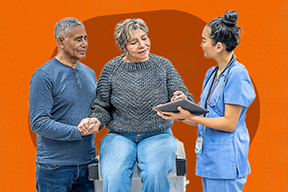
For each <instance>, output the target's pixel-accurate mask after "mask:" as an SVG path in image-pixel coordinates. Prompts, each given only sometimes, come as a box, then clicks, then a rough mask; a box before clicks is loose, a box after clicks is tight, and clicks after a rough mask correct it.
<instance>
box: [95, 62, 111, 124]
mask: <svg viewBox="0 0 288 192" xmlns="http://www.w3.org/2000/svg"><path fill="white" fill-rule="evenodd" d="M112 63H113V62H111V61H110V62H108V63H107V64H106V65H105V66H104V68H103V70H102V72H101V74H100V77H99V80H98V85H97V91H96V95H97V96H96V99H95V100H94V101H93V102H92V104H91V108H92V111H91V113H90V115H89V117H96V118H97V119H98V120H99V121H100V122H101V125H100V130H101V129H102V128H103V126H105V125H107V123H108V122H109V121H110V120H111V116H110V110H111V101H110V96H111V74H112V68H113V67H112Z"/></svg>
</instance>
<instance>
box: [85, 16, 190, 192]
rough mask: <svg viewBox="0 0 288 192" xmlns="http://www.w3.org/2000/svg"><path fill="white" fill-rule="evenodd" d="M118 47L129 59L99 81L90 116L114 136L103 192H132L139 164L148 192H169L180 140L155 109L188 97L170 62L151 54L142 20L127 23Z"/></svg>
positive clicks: (107, 149)
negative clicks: (180, 95)
mask: <svg viewBox="0 0 288 192" xmlns="http://www.w3.org/2000/svg"><path fill="white" fill-rule="evenodd" d="M114 35H115V40H116V45H117V47H118V48H119V49H120V51H122V52H124V53H125V54H123V55H120V56H118V57H116V58H114V59H112V60H111V61H109V62H108V63H107V64H106V65H105V66H104V68H103V70H102V72H101V75H100V77H99V82H98V87H97V97H96V99H95V101H94V102H93V103H92V105H91V106H92V109H93V110H92V112H91V114H90V117H96V118H97V119H98V120H99V121H100V122H101V126H100V129H101V128H102V127H103V126H105V127H106V128H108V129H109V132H108V134H107V135H106V136H105V137H104V138H103V139H102V141H101V144H100V149H99V154H100V162H101V163H100V166H101V173H102V176H103V191H104V192H106V191H112V192H115V191H118V192H121V191H125V192H127V191H130V190H131V181H132V180H131V179H132V174H133V170H134V168H135V165H136V163H137V165H138V166H139V168H140V169H141V174H140V177H141V179H142V181H143V188H142V191H149V192H156V191H158V192H168V191H169V190H170V185H171V184H170V183H169V181H168V178H167V174H168V173H169V172H170V171H171V170H172V168H173V166H174V163H175V152H176V148H177V142H176V139H175V138H174V137H173V135H172V132H171V129H170V128H171V126H172V124H173V121H172V120H166V119H163V118H161V117H159V116H158V115H157V113H156V112H155V111H153V110H152V108H153V107H155V106H157V105H159V104H161V103H166V102H168V101H170V100H171V98H173V93H174V92H176V91H177V90H178V91H182V92H183V93H184V95H185V96H187V98H188V99H190V100H192V101H193V96H192V95H191V94H189V93H188V90H187V88H186V87H185V85H184V83H183V81H182V79H181V77H180V75H179V74H178V72H177V71H176V70H175V68H174V67H173V65H172V64H171V62H170V61H168V60H167V59H165V58H163V57H159V56H156V55H154V54H151V53H150V46H151V42H150V38H149V35H148V28H147V26H146V24H145V23H144V21H143V20H141V19H127V20H125V21H122V22H120V23H118V24H117V25H116V28H115V34H114Z"/></svg>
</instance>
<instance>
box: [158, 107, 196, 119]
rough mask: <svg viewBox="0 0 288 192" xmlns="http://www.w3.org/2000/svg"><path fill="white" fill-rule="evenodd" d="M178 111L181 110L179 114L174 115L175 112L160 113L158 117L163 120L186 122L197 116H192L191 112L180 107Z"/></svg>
mask: <svg viewBox="0 0 288 192" xmlns="http://www.w3.org/2000/svg"><path fill="white" fill-rule="evenodd" d="M177 109H178V110H179V112H176V113H173V112H164V111H158V112H157V115H159V116H160V117H162V118H163V119H173V120H184V119H189V118H192V117H193V116H195V115H193V114H191V113H190V112H189V111H187V110H185V109H183V108H182V107H178V108H177Z"/></svg>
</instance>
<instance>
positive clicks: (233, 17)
mask: <svg viewBox="0 0 288 192" xmlns="http://www.w3.org/2000/svg"><path fill="white" fill-rule="evenodd" d="M237 19H238V13H237V12H236V11H233V10H232V11H226V12H225V15H224V16H223V17H222V18H221V20H222V22H223V23H224V24H225V25H228V26H230V27H233V26H234V25H236V24H237V22H236V21H237Z"/></svg>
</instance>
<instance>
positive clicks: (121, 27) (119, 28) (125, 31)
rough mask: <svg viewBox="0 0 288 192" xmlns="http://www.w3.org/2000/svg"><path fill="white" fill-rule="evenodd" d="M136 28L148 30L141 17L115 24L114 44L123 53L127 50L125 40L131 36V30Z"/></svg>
mask: <svg viewBox="0 0 288 192" xmlns="http://www.w3.org/2000/svg"><path fill="white" fill-rule="evenodd" d="M136 29H141V30H143V31H144V32H146V33H147V32H148V27H147V25H146V24H145V22H144V21H143V20H142V19H126V20H124V21H121V22H120V23H118V24H117V25H116V27H115V32H114V37H115V41H116V46H117V48H118V49H120V51H122V52H123V53H125V52H127V50H126V45H127V42H128V41H129V40H130V39H131V38H133V37H132V32H133V31H134V30H136Z"/></svg>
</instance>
